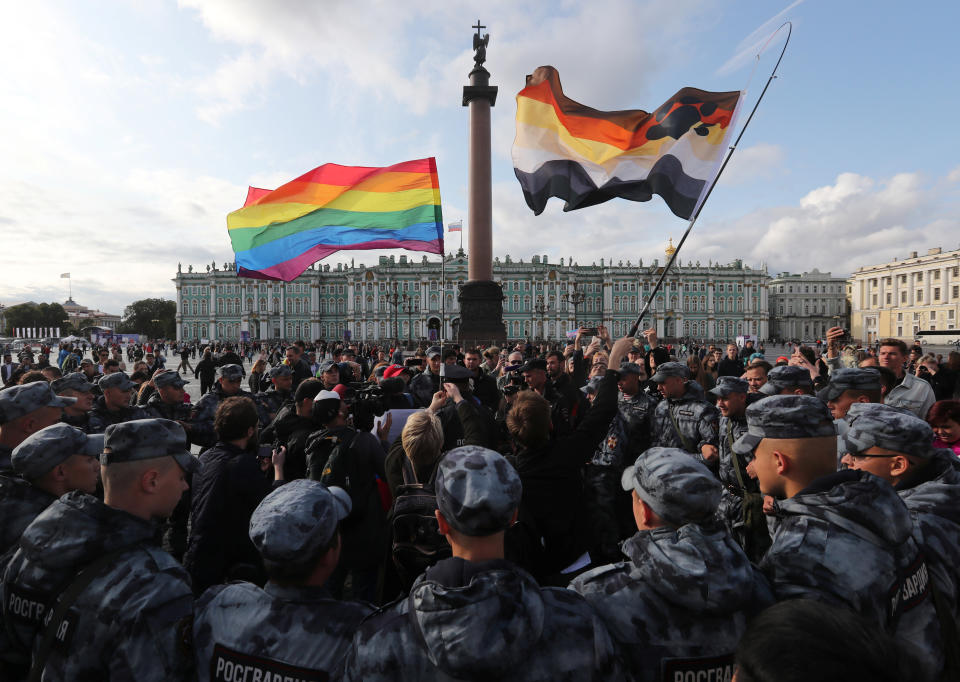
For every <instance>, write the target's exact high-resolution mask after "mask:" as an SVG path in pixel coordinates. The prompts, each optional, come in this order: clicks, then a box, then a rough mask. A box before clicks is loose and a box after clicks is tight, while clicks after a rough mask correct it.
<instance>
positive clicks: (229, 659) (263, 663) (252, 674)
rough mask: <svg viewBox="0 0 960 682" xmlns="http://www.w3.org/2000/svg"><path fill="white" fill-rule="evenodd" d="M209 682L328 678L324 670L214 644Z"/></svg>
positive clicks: (318, 681)
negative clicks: (294, 664) (252, 654)
mask: <svg viewBox="0 0 960 682" xmlns="http://www.w3.org/2000/svg"><path fill="white" fill-rule="evenodd" d="M210 679H211V680H212V681H213V682H238V681H239V680H244V681H246V680H258V682H327V680H329V679H330V674H329V673H328V672H327V671H325V670H313V669H310V668H300V667H298V666H293V665H288V664H286V663H281V662H280V661H275V660H272V659H269V658H262V657H260V656H251V655H249V654H244V653H240V652H239V651H234V650H232V649H228V648H227V647H225V646H223V645H222V644H217V645H216V646H214V647H213V658H211V659H210Z"/></svg>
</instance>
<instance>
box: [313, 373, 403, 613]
mask: <svg viewBox="0 0 960 682" xmlns="http://www.w3.org/2000/svg"><path fill="white" fill-rule="evenodd" d="M352 409H353V415H352V416H353V426H350V425H349V424H348V416H349V415H350V410H351V408H350V407H349V406H348V405H347V403H346V402H345V401H344V400H343V399H342V398H341V397H340V394H339V393H335V392H333V391H320V393H319V394H317V396H316V398H314V401H313V407H312V416H313V420H314V421H315V422H316V423H318V424H321V425H322V429H321V430H319V431H316V432H315V433H313V434H312V435H311V436H310V438H309V440H308V442H307V448H306V451H307V471H308V472H309V476H310V478H312V479H314V480H318V481H320V482H321V483H323V484H324V485H326V486H337V487H340V488H343V489H344V490H346V491H347V493H348V494H349V495H350V499H351V502H352V504H353V509H352V510H351V512H350V514H349V516H347V518H346V519H344V520H343V523H342V525H341V533H342V537H343V551H342V554H341V558H340V564H339V565H338V566H337V570H336V571H335V572H334V574H333V575H332V576H331V578H330V581H329V585H330V590H331V592H333V594H334V596H335V597H337V598H338V599H340V598H342V595H343V585H344V581H345V580H346V577H347V574H348V573H349V574H350V575H351V576H352V583H351V584H352V591H353V598H354V599H360V600H364V601H369V602H373V601H374V600H375V598H376V587H377V572H378V569H379V564H380V561H381V560H382V559H383V544H384V542H385V535H384V531H385V516H384V511H383V507H382V506H381V504H380V494H379V491H378V488H377V481H376V479H377V477H378V476H379V477H380V479H381V480H386V475H385V472H384V468H383V465H384V458H385V457H386V443H384V442H383V439H385V438H386V437H387V434H388V433H389V432H390V425H391V420H390V419H389V417H388V418H387V420H386V421H385V422H384V423H383V424H382V425H381V427H380V428H379V429H378V431H377V435H374V434H373V433H371V432H370V431H371V429H372V428H373V415H374V410H373V409H371V406H370V405H368V404H367V402H366V401H364V400H363V399H359V400H356V401H355V402H354V403H353V406H352ZM381 413H382V411H381ZM354 427H355V428H354Z"/></svg>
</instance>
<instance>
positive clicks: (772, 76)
mask: <svg viewBox="0 0 960 682" xmlns="http://www.w3.org/2000/svg"><path fill="white" fill-rule="evenodd" d="M784 26H786V27H787V39H786V40H785V41H784V43H783V49H782V50H781V51H780V57H779V58H778V59H777V63H776V64H775V65H774V67H773V71H771V72H770V77H769V78H767V83H766V85H764V86H763V91H762V92H761V93H760V97H759V98H757V102H756V104H754V105H753V109H752V110H751V111H750V115H749V116H747V120H746V122H745V123H744V124H743V128H741V129H740V134H739V135H737V139H736V140H734V142H733V144H732V145H731V146H730V149H729V150H728V152H727V156H726V157H725V158H724V160H723V164H722V165H721V166H720V170H718V171H717V175H716V177H714V178H713V182H712V183H711V184H710V187H708V188H707V193H706V195H705V196H704V197H703V201H701V202H700V206H699V207H698V208H697V212H696V213H694V215H693V218H691V219H690V222H689V223H687V229H686V230H684V232H683V236H682V237H680V241H679V242H678V243H677V248H676V250H675V251H674V252H673V253H672V254H671V255H670V260H669V261H667V264H666V266H664V268H663V272H662V273H660V277H659V279H657V283H656V284H655V285H654V287H653V291H652V292H650V296H649V297H648V298H647V301H646V303H644V304H643V309H642V310H641V311H640V315H638V316H637V319H636V321H635V322H634V323H633V326H632V327H630V332H629V333H628V334H627V336H636V334H637V330H638V329H639V328H640V325H641V323H642V322H643V318H644V317H645V316H646V314H647V311H648V310H649V309H650V304H651V303H652V302H653V301H654V300H656V296H657V293H658V292H659V291H660V287H661V286H662V285H663V281H664V280H665V279H666V277H667V273H668V272H670V268H671V267H673V263H674V262H675V261H676V260H677V255H678V254H679V253H680V249H681V248H682V247H683V244H684V242H685V241H687V237H688V236H689V235H690V230H692V229H693V226H694V225H695V224H696V222H697V218H699V217H700V213H702V212H703V207H704V206H706V204H707V199H709V198H710V195H711V194H713V189H714V187H716V186H717V181H718V180H719V179H720V176H721V175H722V174H723V171H724V169H725V168H726V167H727V164H728V163H730V159H731V157H732V156H733V153H734V152H735V151H736V150H737V145H739V144H740V139H741V138H742V137H743V134H744V133H745V132H746V131H747V126H749V125H750V121H751V120H753V115H754V114H755V113H757V107H759V106H760V102H762V101H763V96H764V95H765V94H767V88H769V87H770V84H771V83H772V82H773V80H774V79H775V78H776V77H777V69H779V68H780V62H781V61H783V55H784V53H786V51H787V45H789V44H790V34H791V33H793V24H792V23H791V22H789V21H787V22H785V23H784V24H782V25H781V26H780V28H778V29H777V30H776V31H774V32H773V34H772V35H771V36H770V40H772V39H773V36H775V35H776V34H777V33H779V32H780V29H782V28H783V27H784ZM767 42H768V43H769V40H768V41H767ZM761 53H762V50H761ZM759 58H760V54H759V53H758V54H757V59H759Z"/></svg>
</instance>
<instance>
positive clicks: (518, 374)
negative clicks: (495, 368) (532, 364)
mask: <svg viewBox="0 0 960 682" xmlns="http://www.w3.org/2000/svg"><path fill="white" fill-rule="evenodd" d="M508 373H509V375H510V380H509V381H508V382H507V383H506V385H504V387H503V394H504V395H513V394H514V393H517V392H519V391H522V390H524V389H526V388H527V380H526V379H524V378H523V372H522V371H521V370H520V369H519V368H517V369H514V370H510V371H509V372H508Z"/></svg>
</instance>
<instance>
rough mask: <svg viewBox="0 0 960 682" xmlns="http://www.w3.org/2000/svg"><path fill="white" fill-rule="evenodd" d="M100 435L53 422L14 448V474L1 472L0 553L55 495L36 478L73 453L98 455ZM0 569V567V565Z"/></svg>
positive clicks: (16, 538)
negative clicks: (47, 490)
mask: <svg viewBox="0 0 960 682" xmlns="http://www.w3.org/2000/svg"><path fill="white" fill-rule="evenodd" d="M102 451H103V436H100V435H94V436H88V435H86V434H85V433H83V431H81V430H80V429H78V428H76V427H73V426H69V425H67V424H53V425H52V426H48V427H46V428H45V429H40V430H39V431H37V432H36V433H33V434H31V435H30V436H28V437H27V438H26V439H25V440H24V441H23V442H22V443H20V445H18V446H17V447H15V448H14V449H13V455H12V457H11V461H12V464H13V470H14V472H15V473H16V474H17V475H16V476H5V475H0V518H2V519H3V520H4V523H3V524H0V555H3V554H4V553H6V552H7V550H9V549H10V548H11V547H13V546H14V545H16V544H17V541H18V540H19V539H20V536H21V535H22V534H23V531H24V530H25V529H26V528H27V526H29V525H30V523H31V522H32V521H33V520H34V519H35V518H36V517H37V516H39V515H40V512H42V511H43V510H44V509H46V508H47V507H49V506H50V504H51V503H52V502H53V501H54V500H55V499H57V498H56V497H54V496H53V495H51V494H50V493H48V492H46V491H44V490H42V489H40V488H38V487H37V486H35V485H33V484H32V483H30V482H29V481H35V480H37V479H38V478H40V477H41V476H43V475H44V474H46V473H47V472H48V471H50V470H51V469H53V468H54V467H55V466H57V465H58V464H60V463H62V462H64V461H65V460H66V459H68V458H69V457H70V456H72V455H77V454H84V455H87V456H88V457H99V456H100V453H101V452H102ZM0 570H2V568H0Z"/></svg>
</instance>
